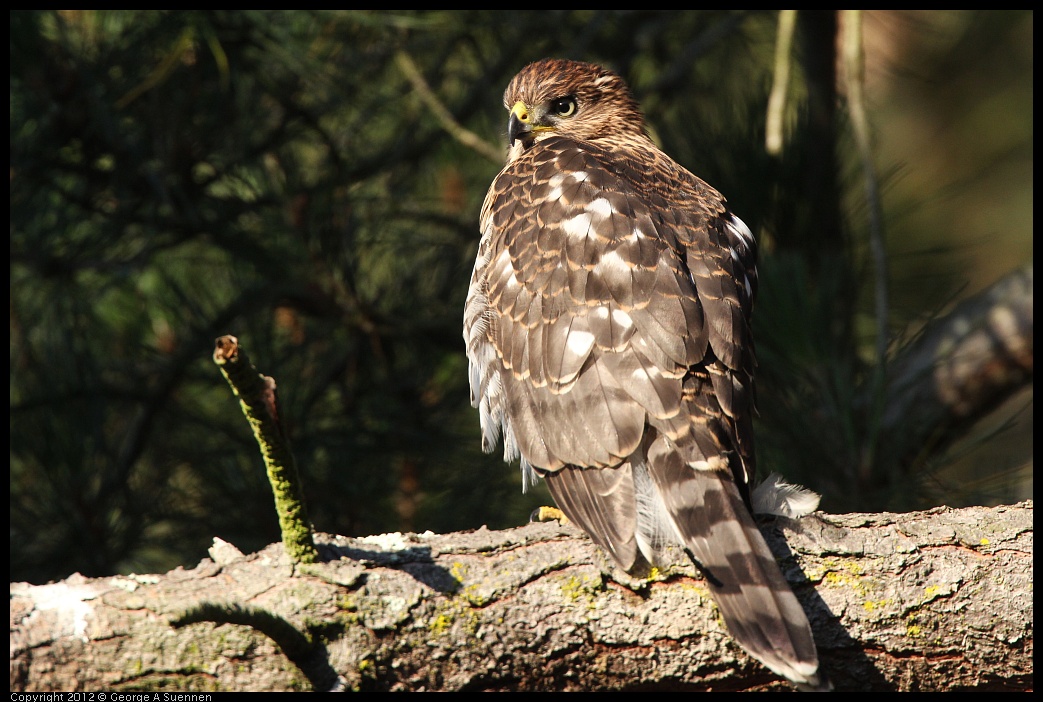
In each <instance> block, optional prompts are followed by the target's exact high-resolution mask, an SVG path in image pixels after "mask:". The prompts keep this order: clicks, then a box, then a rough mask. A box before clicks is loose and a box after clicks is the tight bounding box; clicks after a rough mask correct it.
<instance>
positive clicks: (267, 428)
mask: <svg viewBox="0 0 1043 702" xmlns="http://www.w3.org/2000/svg"><path fill="white" fill-rule="evenodd" d="M214 363H216V364H217V366H218V367H219V368H220V369H221V373H222V374H223V375H224V377H225V380H227V381H228V384H229V385H230V386H231V388H232V392H234V393H235V395H236V397H238V398H239V405H240V406H241V407H242V408H243V414H245V415H246V419H247V421H248V422H249V423H250V428H251V429H252V430H253V433H254V438H256V439H257V445H258V446H259V447H260V448H261V455H262V456H263V457H264V464H265V467H266V468H267V470H268V481H269V482H270V483H271V485H272V493H273V494H274V496H275V510H276V512H277V513H278V515H279V529H280V530H281V532H282V542H283V545H284V546H285V547H286V552H287V554H288V555H289V556H290V558H291V559H292V560H293V562H294V563H314V562H316V561H317V560H318V551H317V550H316V548H315V542H314V540H313V539H312V531H311V522H310V521H309V520H308V512H307V510H306V509H305V506H304V498H303V490H302V489H301V479H300V474H299V473H298V472H297V463H296V461H295V460H294V457H293V452H292V451H291V450H290V444H289V441H288V439H287V438H286V435H285V433H284V432H283V428H282V422H280V421H279V403H278V399H277V397H276V393H275V380H274V379H273V378H269V377H267V376H263V375H261V374H260V373H258V372H257V369H256V368H254V367H253V365H251V364H250V360H249V359H248V358H247V356H246V353H245V352H244V351H243V350H242V348H241V347H240V346H239V340H238V339H236V338H235V337H234V336H230V335H229V336H222V337H219V338H218V339H217V340H216V342H215V348H214Z"/></svg>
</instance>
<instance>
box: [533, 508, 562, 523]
mask: <svg viewBox="0 0 1043 702" xmlns="http://www.w3.org/2000/svg"><path fill="white" fill-rule="evenodd" d="M554 519H557V520H558V522H559V523H560V524H568V523H569V518H568V517H566V516H565V513H564V512H562V511H561V510H560V509H558V508H557V507H537V508H536V509H534V510H533V511H532V514H530V515H529V523H530V524H531V523H532V522H549V521H552V520H554Z"/></svg>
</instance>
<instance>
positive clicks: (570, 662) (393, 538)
mask: <svg viewBox="0 0 1043 702" xmlns="http://www.w3.org/2000/svg"><path fill="white" fill-rule="evenodd" d="M1032 511H1033V510H1032V503H1031V502H1027V503H1022V504H1018V505H1013V506H1007V507H996V508H992V509H988V508H980V507H977V508H969V509H960V510H953V509H948V508H937V509H933V510H929V511H926V512H915V513H909V514H875V515H873V514H849V515H824V514H815V515H812V516H810V517H806V518H804V519H803V520H801V521H800V522H799V523H793V522H777V523H775V524H774V525H773V526H772V528H771V529H769V530H768V531H769V533H768V534H767V536H768V538H769V543H770V544H771V545H772V548H773V549H774V550H775V552H776V555H777V556H779V557H780V558H781V559H782V565H783V570H784V572H785V573H786V575H787V577H788V578H789V579H790V581H791V582H793V583H794V585H795V591H796V592H797V596H798V597H799V598H800V600H801V602H802V603H803V604H804V606H805V608H806V609H807V611H808V613H809V618H810V620H811V624H812V627H813V629H814V631H815V636H816V640H817V642H818V645H819V651H820V654H821V657H822V661H823V665H824V667H825V669H826V670H827V672H828V674H829V676H830V678H831V679H832V680H833V681H834V683H835V684H836V687H837V689H838V690H860V691H868V690H874V691H876V690H966V689H979V690H997V689H1003V690H1014V689H1019V690H1020V689H1031V688H1032V686H1033V682H1032V677H1033V673H1032V671H1033V659H1032V653H1033V635H1032V631H1033V624H1032V621H1033V594H1032V541H1033V537H1032V535H1033V521H1032ZM782 532H784V534H785V541H784V540H783V539H782V538H781V536H780V533H782ZM318 541H319V542H320V544H321V550H322V551H323V555H324V558H325V559H326V562H324V563H321V564H313V565H306V566H301V567H299V568H298V573H297V576H294V575H293V568H292V567H291V562H290V559H289V558H287V556H286V555H285V551H284V549H283V547H282V546H281V545H278V544H277V545H273V546H270V547H268V548H267V549H265V550H264V551H262V552H260V553H257V554H253V555H250V556H242V555H241V554H239V553H238V551H236V550H235V549H234V548H232V547H230V546H228V545H227V544H218V546H215V548H214V549H212V555H213V557H214V558H215V559H216V562H215V561H212V560H210V559H204V560H203V561H202V562H201V563H200V564H199V565H198V566H196V567H195V568H194V569H192V570H188V571H186V570H182V569H180V568H179V569H177V570H174V571H172V572H170V573H167V574H165V575H162V576H115V577H110V578H99V579H96V580H91V579H87V578H84V577H82V576H79V575H73V576H71V577H70V578H68V579H66V580H64V581H62V582H59V583H52V584H49V585H42V586H34V585H29V584H26V583H15V584H13V585H12V586H11V668H10V670H11V679H10V683H11V689H12V691H27V690H32V691H44V690H65V691H70V690H97V691H101V690H107V691H128V690H153V689H160V688H162V689H164V690H171V689H177V690H201V689H206V690H213V689H222V690H291V689H300V688H301V687H314V686H322V687H326V686H330V685H332V686H333V687H349V688H353V689H362V690H465V689H467V690H619V689H643V690H648V689H656V690H693V691H694V690H711V689H712V690H754V689H787V685H786V684H785V683H783V682H781V681H779V680H778V679H777V678H776V677H775V676H774V675H772V674H771V673H770V672H768V671H767V670H765V669H764V668H762V667H761V666H760V665H759V664H757V663H756V662H754V661H752V660H751V659H749V658H748V657H747V656H746V655H745V654H743V652H742V651H741V650H740V649H739V648H738V647H737V646H736V645H735V644H734V642H733V641H732V639H731V638H730V637H729V636H728V635H727V634H726V633H725V631H724V630H723V629H722V628H721V624H720V621H719V618H718V617H717V614H716V611H715V609H714V607H713V605H712V602H711V600H710V598H709V596H708V594H707V592H706V590H705V588H704V586H703V584H702V582H701V580H700V579H699V578H698V576H696V574H695V573H694V572H693V571H692V570H691V568H689V567H686V566H677V567H675V568H670V569H667V570H665V571H663V572H661V573H658V574H657V575H656V576H655V577H654V578H652V579H651V580H635V579H632V578H629V577H627V576H626V575H624V574H623V573H621V572H620V571H618V570H617V569H615V568H614V567H613V566H612V565H611V564H610V563H609V561H608V560H607V558H606V557H605V556H604V554H602V553H601V552H600V551H598V550H597V549H596V548H595V547H594V546H593V545H592V544H591V542H590V541H589V540H588V539H586V538H585V537H583V536H581V535H579V534H578V532H577V531H576V530H575V529H573V528H572V527H568V526H559V525H557V524H554V523H548V524H532V525H528V526H525V527H520V528H517V529H510V530H507V531H489V530H487V529H485V528H482V529H479V530H477V531H473V532H462V533H456V534H448V535H436V534H431V533H430V532H428V533H425V534H385V535H382V536H374V537H367V538H361V539H351V538H346V537H335V536H320V538H319V539H318ZM787 542H788V545H787ZM223 612H228V613H229V614H228V616H224V615H223V614H222V613H223ZM254 619H257V621H258V625H257V626H254V625H252V624H251V622H252V621H253V620H254ZM191 622H201V623H191ZM172 623H176V624H178V625H179V628H177V629H175V628H173V626H172ZM262 632H265V633H262ZM276 641H279V642H281V643H285V642H287V641H289V642H291V646H290V648H291V649H292V650H290V651H287V652H283V651H281V650H280V648H279V644H277V643H276ZM309 660H310V661H311V662H310V663H309V662H308V661H309ZM88 661H89V663H88ZM334 674H335V676H336V680H337V682H335V683H331V682H330V680H331V679H333V676H334Z"/></svg>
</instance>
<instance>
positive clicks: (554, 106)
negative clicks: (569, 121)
mask: <svg viewBox="0 0 1043 702" xmlns="http://www.w3.org/2000/svg"><path fill="white" fill-rule="evenodd" d="M550 109H551V110H553V111H554V114H556V115H558V117H571V116H572V115H574V114H575V113H576V98H574V97H563V98H558V99H557V100H554V101H552V102H551V104H550Z"/></svg>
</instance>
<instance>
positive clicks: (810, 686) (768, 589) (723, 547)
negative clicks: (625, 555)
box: [647, 442, 830, 690]
mask: <svg viewBox="0 0 1043 702" xmlns="http://www.w3.org/2000/svg"><path fill="white" fill-rule="evenodd" d="M657 443H658V442H657ZM664 444H665V442H664ZM662 448H666V447H665V446H662ZM721 463H723V461H721ZM647 466H648V471H649V474H650V476H651V478H652V480H653V482H654V484H655V486H656V488H657V490H658V492H659V495H660V497H661V498H662V500H663V503H664V506H665V511H666V513H667V514H668V515H669V517H670V520H671V523H672V526H673V528H674V529H675V531H676V536H677V538H678V540H679V541H680V542H681V544H683V545H684V547H685V548H686V549H687V550H688V552H689V555H690V556H691V557H692V558H693V559H694V560H695V561H696V562H697V565H698V566H699V568H700V569H701V570H702V571H703V574H704V575H705V576H706V580H707V584H708V587H709V589H710V591H711V593H712V594H713V597H714V600H715V601H716V602H717V607H718V609H719V610H720V612H721V616H722V617H723V618H724V621H725V624H726V625H727V627H728V630H729V632H730V633H731V635H732V636H733V637H734V638H735V640H736V641H738V642H739V644H740V645H741V646H742V647H743V648H744V649H745V650H746V651H747V652H748V653H749V654H750V655H751V656H753V657H754V658H756V659H757V660H759V661H760V662H761V663H763V664H764V665H765V666H767V667H768V668H769V669H771V670H772V671H774V672H775V673H777V674H779V675H782V676H784V677H786V678H788V679H789V680H791V681H793V682H794V683H795V684H797V686H798V687H800V688H802V689H807V690H825V689H830V686H829V683H828V681H826V679H825V676H824V675H822V674H820V672H819V664H818V653H817V651H816V649H815V642H814V639H813V638H812V635H811V626H810V624H809V623H808V619H807V615H806V614H805V613H804V610H803V608H802V607H801V606H800V603H799V602H798V601H797V598H796V596H795V595H794V594H793V590H792V589H791V588H790V586H789V583H787V582H786V579H785V578H784V577H783V575H782V571H781V570H780V569H779V566H778V564H777V563H776V562H775V558H774V556H772V554H771V550H770V549H769V548H768V545H767V543H766V542H765V541H764V537H763V536H762V535H761V533H760V530H759V529H758V528H757V525H756V523H755V522H754V521H753V517H752V515H751V514H750V512H749V510H748V509H747V508H746V505H745V503H744V502H743V500H742V498H741V497H740V496H739V491H738V488H737V487H736V485H735V483H734V481H733V480H732V478H731V474H730V473H729V472H728V468H727V466H723V467H718V466H714V465H713V464H712V462H700V463H699V464H697V465H695V466H692V465H689V464H688V463H686V462H685V461H684V459H683V458H682V456H681V453H680V452H678V451H677V450H658V451H657V450H656V447H655V446H653V447H652V449H651V450H650V451H649V453H648V463H647Z"/></svg>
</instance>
